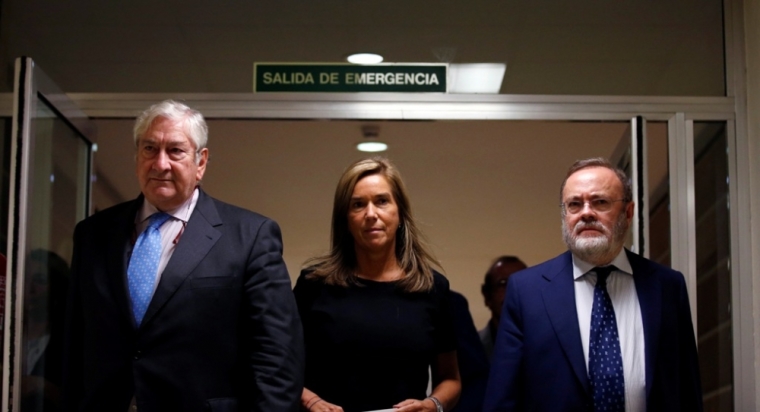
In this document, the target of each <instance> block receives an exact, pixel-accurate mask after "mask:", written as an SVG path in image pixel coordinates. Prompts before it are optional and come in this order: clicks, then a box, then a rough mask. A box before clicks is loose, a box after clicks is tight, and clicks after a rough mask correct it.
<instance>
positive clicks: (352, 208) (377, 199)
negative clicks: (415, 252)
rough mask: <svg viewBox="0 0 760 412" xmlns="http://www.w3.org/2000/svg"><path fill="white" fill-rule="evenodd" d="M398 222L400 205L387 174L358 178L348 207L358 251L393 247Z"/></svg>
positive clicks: (349, 228) (373, 250)
mask: <svg viewBox="0 0 760 412" xmlns="http://www.w3.org/2000/svg"><path fill="white" fill-rule="evenodd" d="M398 225H399V217H398V205H397V204H396V200H395V199H394V198H393V191H392V190H391V185H390V184H389V183H388V180H387V179H386V178H385V176H383V175H380V174H374V175H369V176H365V177H363V178H362V179H361V180H359V181H358V182H357V183H356V186H355V187H354V193H353V194H352V195H351V203H350V204H349V207H348V230H349V231H350V232H351V235H352V236H353V237H354V245H355V247H356V252H357V253H361V252H378V251H384V250H387V249H388V248H390V249H391V250H392V249H393V248H394V247H395V245H396V230H397V229H398Z"/></svg>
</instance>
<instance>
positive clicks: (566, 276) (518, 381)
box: [484, 158, 702, 412]
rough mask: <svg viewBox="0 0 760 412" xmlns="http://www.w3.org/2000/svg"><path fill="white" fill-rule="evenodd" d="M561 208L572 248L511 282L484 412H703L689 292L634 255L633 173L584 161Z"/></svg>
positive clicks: (564, 189) (677, 278)
mask: <svg viewBox="0 0 760 412" xmlns="http://www.w3.org/2000/svg"><path fill="white" fill-rule="evenodd" d="M560 203H561V204H560V216H561V218H562V234H563V238H564V240H565V243H566V244H567V248H568V249H569V250H568V251H567V252H565V253H563V254H561V255H559V256H557V257H555V258H554V259H551V260H549V261H547V262H544V263H541V264H539V265H537V266H533V267H531V268H529V269H525V270H523V271H520V272H518V273H515V274H514V275H512V276H511V277H510V278H509V283H508V284H507V296H506V300H505V304H504V310H503V312H502V315H501V322H500V324H499V331H498V334H497V338H496V346H495V348H494V354H493V361H492V363H491V375H490V378H489V382H488V389H487V393H486V400H485V406H484V411H486V412H497V411H498V412H506V411H552V412H556V411H607V412H609V411H620V412H622V411H626V412H643V411H669V412H670V411H689V412H693V411H701V410H702V394H701V388H700V378H699V364H698V361H697V347H696V342H695V338H694V328H693V326H692V320H691V312H690V309H689V296H688V294H687V291H686V282H685V280H684V277H683V275H682V274H681V273H679V272H676V271H674V270H672V269H670V268H667V267H665V266H662V265H660V264H658V263H655V262H652V261H650V260H648V259H645V258H643V257H641V256H639V255H637V254H635V253H632V252H631V251H629V250H627V249H625V248H624V243H625V239H626V234H627V232H628V228H629V227H630V224H631V219H632V218H633V211H634V203H633V196H632V191H631V184H630V181H629V179H628V178H627V177H626V175H625V173H624V172H623V171H621V170H619V169H617V168H615V167H614V166H612V165H611V164H610V163H609V162H608V161H607V160H606V159H602V158H592V159H585V160H580V161H578V162H576V163H575V164H573V165H572V166H571V167H570V169H569V171H568V172H567V175H566V177H565V180H564V181H563V182H562V186H561V187H560Z"/></svg>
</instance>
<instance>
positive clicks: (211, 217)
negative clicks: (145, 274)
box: [142, 190, 222, 325]
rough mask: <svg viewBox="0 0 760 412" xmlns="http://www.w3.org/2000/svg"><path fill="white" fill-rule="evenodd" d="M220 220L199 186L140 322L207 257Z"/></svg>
mask: <svg viewBox="0 0 760 412" xmlns="http://www.w3.org/2000/svg"><path fill="white" fill-rule="evenodd" d="M221 224H222V220H221V218H220V217H219V213H218V212H217V210H216V206H214V202H213V200H212V199H211V198H210V197H208V196H207V195H206V194H205V193H204V192H203V191H202V190H201V191H200V194H199V196H198V202H197V203H196V205H195V210H193V213H192V215H191V216H190V220H189V221H188V222H187V227H186V228H185V231H184V233H182V236H181V237H180V240H179V243H177V248H176V249H175V250H174V253H173V254H172V257H171V259H169V262H168V263H167V264H166V268H165V269H164V272H163V274H161V280H160V281H159V282H158V286H157V287H156V292H155V293H154V294H153V299H151V301H150V305H148V311H147V312H146V313H145V318H144V319H143V323H142V324H143V325H145V324H147V323H148V322H150V321H151V319H152V318H153V316H154V315H155V314H156V313H157V312H158V311H159V310H160V309H161V308H162V307H163V306H164V305H165V304H166V302H167V301H168V300H169V299H170V298H171V297H172V295H174V293H175V292H176V291H177V289H179V287H180V286H181V285H182V283H183V282H184V281H185V279H187V277H188V275H190V273H191V272H192V271H193V269H195V267H196V266H198V264H199V263H200V262H201V261H202V260H203V258H204V257H206V254H208V252H209V250H211V248H212V247H213V246H214V244H216V242H217V240H219V237H221V235H222V234H221V232H219V230H217V229H216V227H217V226H220V225H221Z"/></svg>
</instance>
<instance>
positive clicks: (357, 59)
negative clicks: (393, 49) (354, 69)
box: [346, 53, 383, 64]
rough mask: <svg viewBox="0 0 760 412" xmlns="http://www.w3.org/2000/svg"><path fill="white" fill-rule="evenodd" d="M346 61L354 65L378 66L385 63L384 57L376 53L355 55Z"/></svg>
mask: <svg viewBox="0 0 760 412" xmlns="http://www.w3.org/2000/svg"><path fill="white" fill-rule="evenodd" d="M346 60H348V62H349V63H353V64H377V63H380V62H382V61H383V56H381V55H379V54H375V53H354V54H352V55H350V56H348V57H347V58H346Z"/></svg>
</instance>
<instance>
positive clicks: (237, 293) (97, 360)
mask: <svg viewBox="0 0 760 412" xmlns="http://www.w3.org/2000/svg"><path fill="white" fill-rule="evenodd" d="M134 139H135V147H136V166H137V168H136V171H137V180H138V182H139V184H140V189H141V192H142V193H141V194H140V196H139V197H138V198H137V199H135V200H132V201H129V202H126V203H122V204H120V205H117V206H114V207H111V208H109V209H106V210H104V211H102V212H99V213H97V214H95V215H93V216H91V217H89V218H87V219H85V220H83V221H82V222H80V223H79V224H78V225H77V228H76V231H75V233H74V255H73V259H72V270H71V283H72V287H71V289H70V298H69V307H68V313H67V331H66V356H65V366H64V373H65V387H64V391H65V392H64V397H65V399H66V408H67V410H71V411H98V412H100V411H125V412H126V411H128V410H139V411H260V412H271V411H297V410H298V406H299V398H300V395H301V390H302V387H303V363H304V354H303V337H302V331H301V324H300V320H299V317H298V311H297V309H296V306H295V301H294V298H293V294H292V292H291V284H290V277H289V276H288V272H287V269H286V267H285V264H284V262H283V260H282V241H281V234H280V229H279V227H278V225H277V223H275V222H274V221H272V220H270V219H268V218H266V217H264V216H261V215H259V214H256V213H253V212H250V211H247V210H244V209H241V208H238V207H235V206H232V205H229V204H226V203H223V202H220V201H218V200H216V199H214V198H212V197H210V196H208V195H207V194H206V193H205V192H204V191H203V190H202V189H201V188H200V182H201V179H202V178H203V175H204V173H205V171H206V166H207V162H208V156H209V150H208V148H207V147H206V143H207V139H208V129H207V126H206V122H205V120H204V119H203V116H202V115H201V114H200V113H199V112H197V111H196V110H193V109H191V108H189V107H187V106H186V105H184V104H181V103H178V102H175V101H171V100H167V101H164V102H161V103H158V104H156V105H153V106H151V107H150V108H149V109H148V110H146V111H145V112H144V113H142V114H141V115H140V116H139V117H138V119H137V121H136V124H135V128H134Z"/></svg>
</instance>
